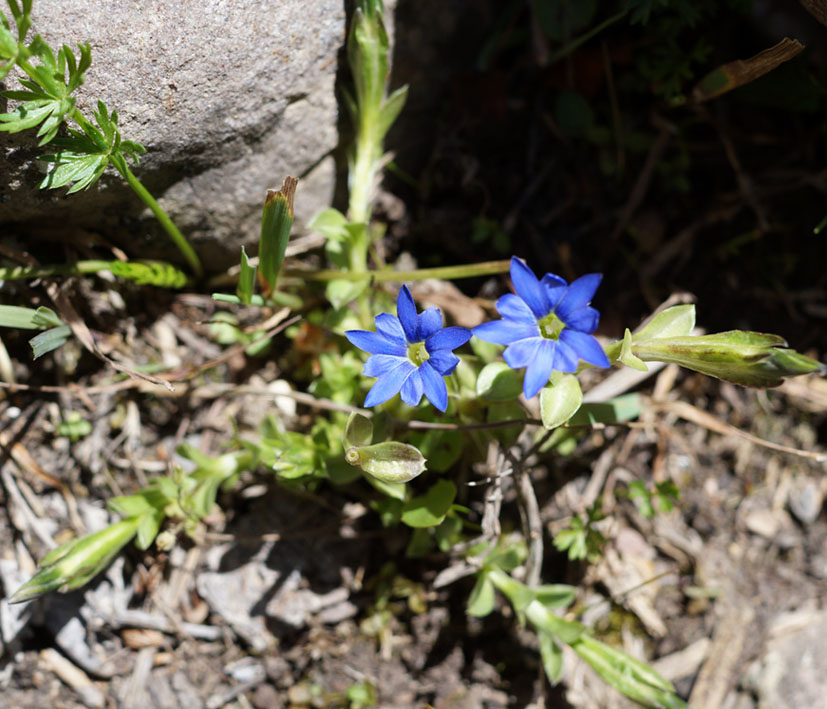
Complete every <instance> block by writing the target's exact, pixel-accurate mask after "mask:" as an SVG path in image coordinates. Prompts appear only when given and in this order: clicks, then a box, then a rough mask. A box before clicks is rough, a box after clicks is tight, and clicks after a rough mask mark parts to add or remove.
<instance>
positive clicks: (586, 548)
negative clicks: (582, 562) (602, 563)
mask: <svg viewBox="0 0 827 709" xmlns="http://www.w3.org/2000/svg"><path fill="white" fill-rule="evenodd" d="M603 518H604V515H603V512H602V511H601V505H600V503H599V502H596V503H595V504H594V505H592V506H591V507H590V508H589V509H588V510H587V511H586V514H585V515H582V514H581V515H577V516H576V517H573V518H572V520H571V523H570V525H569V528H568V529H563V530H561V531H559V532H558V533H557V534H555V535H554V546H555V547H557V548H558V549H559V550H560V551H565V552H567V553H568V557H569V559H571V560H572V561H576V560H578V559H586V560H588V561H590V562H595V561H597V559H598V558H599V556H600V552H601V551H602V549H603V545H604V544H605V543H606V538H605V537H604V536H603V535H602V534H601V533H600V532H599V531H598V530H597V529H596V528H595V525H596V524H597V523H598V522H600V520H602V519H603Z"/></svg>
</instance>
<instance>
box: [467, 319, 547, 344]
mask: <svg viewBox="0 0 827 709" xmlns="http://www.w3.org/2000/svg"><path fill="white" fill-rule="evenodd" d="M473 332H474V337H479V338H480V339H481V340H483V341H484V342H493V343H494V344H496V345H510V344H511V343H512V342H516V341H517V340H524V339H526V338H527V337H539V336H540V328H539V327H538V325H537V323H536V322H531V323H527V322H515V321H514V320H492V321H491V322H484V323H483V324H482V325H477V326H476V327H475V328H474V331H473Z"/></svg>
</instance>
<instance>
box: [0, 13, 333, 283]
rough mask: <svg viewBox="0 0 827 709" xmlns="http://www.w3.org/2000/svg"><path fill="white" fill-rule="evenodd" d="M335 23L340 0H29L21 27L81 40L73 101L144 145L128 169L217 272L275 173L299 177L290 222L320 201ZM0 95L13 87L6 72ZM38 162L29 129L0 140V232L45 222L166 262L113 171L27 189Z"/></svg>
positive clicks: (253, 230)
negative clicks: (87, 60) (68, 190)
mask: <svg viewBox="0 0 827 709" xmlns="http://www.w3.org/2000/svg"><path fill="white" fill-rule="evenodd" d="M344 28H345V11H344V4H343V3H342V2H341V0H314V2H305V1H304V0H284V1H283V2H278V3H270V2H265V1H264V0H258V1H255V2H253V1H250V2H243V3H239V2H229V1H228V0H210V1H209V2H205V3H196V2H179V1H178V0H158V2H153V3H140V2H135V1H134V0H118V1H117V2H111V1H110V0H36V2H35V3H34V11H33V29H32V33H34V32H37V33H39V34H40V35H41V36H42V37H43V38H44V39H46V40H47V41H48V42H49V43H50V46H52V47H53V48H56V47H57V46H59V45H60V44H63V43H66V44H69V45H70V46H72V47H73V48H76V45H77V43H78V42H86V41H88V42H90V43H91V45H92V67H91V68H90V70H89V71H88V72H87V74H86V83H85V85H84V86H82V87H81V88H80V89H79V90H78V92H77V93H76V96H77V97H78V99H79V106H80V107H81V108H82V110H84V112H85V113H86V114H87V115H89V116H90V117H91V113H92V109H93V107H94V106H95V103H96V101H97V100H98V99H102V100H103V101H104V102H105V103H106V104H107V106H108V107H109V108H110V109H116V110H117V111H118V114H119V116H120V125H121V133H122V135H123V137H124V138H125V139H129V140H136V141H138V142H140V143H143V145H144V146H145V147H146V148H147V151H148V152H147V154H146V155H145V156H144V158H143V159H142V161H141V165H140V167H139V168H138V169H136V170H135V172H136V174H137V175H138V176H139V178H140V179H141V180H142V181H143V182H144V183H145V184H146V186H147V187H148V188H149V189H150V191H152V192H153V194H154V195H155V196H156V198H159V199H160V201H161V203H162V205H163V206H164V208H165V209H167V210H168V212H169V213H170V215H171V216H172V217H173V219H174V220H175V221H176V223H177V224H178V225H179V227H180V228H181V229H182V231H184V233H186V234H188V235H189V236H190V238H191V239H192V240H193V243H194V245H195V246H196V248H197V249H198V250H199V252H200V253H201V254H202V257H203V258H204V259H205V261H206V262H207V264H208V265H212V266H213V267H216V266H218V267H221V266H224V267H226V265H227V263H226V258H228V257H230V255H232V258H233V259H235V258H237V254H238V246H239V245H240V244H241V243H244V242H250V241H252V240H254V239H255V237H256V236H257V230H258V221H259V219H260V208H261V203H262V201H263V198H264V194H265V191H266V190H267V188H272V187H276V188H278V187H279V186H280V185H281V182H282V179H283V178H284V176H285V175H288V174H290V175H293V176H297V177H300V178H302V182H301V183H300V187H299V192H298V194H297V198H296V211H297V217H298V218H299V221H301V220H302V218H304V219H307V218H308V217H309V216H312V214H313V213H314V212H315V211H317V210H319V209H321V208H323V207H325V206H327V205H328V204H329V203H330V199H331V196H332V191H333V183H334V172H335V170H334V167H333V161H332V159H331V158H326V156H328V154H329V153H330V151H331V150H332V149H333V148H334V147H335V146H336V144H337V141H338V134H337V127H336V122H337V118H338V110H337V105H336V97H335V91H334V83H335V79H336V72H337V69H338V62H337V59H338V53H339V51H340V49H341V47H342V45H343V42H344ZM31 36H32V35H30V37H31ZM5 87H6V88H10V89H11V88H18V86H17V82H16V80H15V79H13V78H12V77H11V76H9V77H7V78H6V81H5ZM0 108H3V106H2V105H0ZM39 154H41V153H40V151H39V150H38V149H37V148H36V147H35V141H34V136H33V134H32V132H26V133H23V134H20V135H16V136H9V135H7V134H0V224H3V223H9V222H39V223H40V224H41V225H42V226H46V227H47V228H48V225H49V223H54V222H56V221H57V220H59V221H60V223H62V224H65V223H67V222H68V223H71V224H73V225H77V226H79V227H87V228H94V229H95V230H97V231H98V232H101V231H103V230H106V231H105V232H104V233H103V234H102V235H103V236H105V237H106V238H108V239H110V240H112V241H114V242H115V243H117V244H119V245H121V246H122V247H124V248H126V249H127V251H128V253H130V254H131V255H141V256H146V255H147V254H148V253H149V252H155V253H159V252H160V254H174V251H172V250H170V248H169V246H168V244H167V239H166V237H165V235H164V234H163V232H162V231H161V230H160V228H159V227H158V226H157V224H156V223H155V221H154V219H153V218H152V216H151V215H150V214H149V212H148V210H145V209H144V208H143V204H142V203H141V202H140V201H139V200H138V199H137V197H134V196H133V195H132V193H131V191H130V190H129V189H128V188H127V187H125V186H124V185H123V184H121V182H120V180H119V179H118V178H117V177H115V176H109V175H108V174H107V175H106V176H104V178H103V179H102V180H101V181H100V183H99V184H98V185H95V186H93V187H92V188H91V189H89V190H88V191H86V192H84V193H81V194H75V195H72V196H70V197H66V196H65V189H61V190H55V191H42V190H37V189H36V185H37V183H38V182H39V180H40V179H41V172H42V168H41V167H40V166H39V165H38V163H37V161H36V160H34V158H35V157H36V156H37V155H39ZM6 229H8V226H7V227H6V228H4V229H3V231H6Z"/></svg>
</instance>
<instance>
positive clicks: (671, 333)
mask: <svg viewBox="0 0 827 709" xmlns="http://www.w3.org/2000/svg"><path fill="white" fill-rule="evenodd" d="M694 327H695V306H694V305H692V304H688V305H675V306H673V307H671V308H667V309H666V310H664V311H663V312H660V313H658V314H657V315H655V317H653V318H652V320H651V321H650V322H649V323H647V324H646V326H645V327H642V328H641V329H640V330H638V331H637V332H635V333H634V335H633V339H634V340H635V341H637V340H655V339H660V338H664V337H686V336H687V335H689V334H690V333H691V332H692V329H693V328H694Z"/></svg>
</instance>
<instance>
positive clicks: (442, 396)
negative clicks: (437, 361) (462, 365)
mask: <svg viewBox="0 0 827 709" xmlns="http://www.w3.org/2000/svg"><path fill="white" fill-rule="evenodd" d="M419 374H420V375H421V376H422V387H423V389H424V392H425V396H426V397H427V399H428V401H430V402H431V403H432V404H433V405H434V406H435V407H436V408H438V409H439V410H440V411H445V409H447V408H448V387H446V386H445V380H444V379H443V378H442V377H441V376H440V375H439V372H437V371H436V370H435V369H434V368H433V367H432V366H431V364H430V362H423V363H422V364H421V365H420V366H419Z"/></svg>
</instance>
